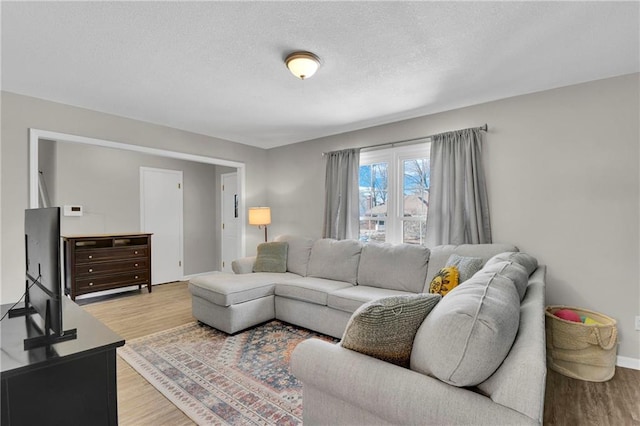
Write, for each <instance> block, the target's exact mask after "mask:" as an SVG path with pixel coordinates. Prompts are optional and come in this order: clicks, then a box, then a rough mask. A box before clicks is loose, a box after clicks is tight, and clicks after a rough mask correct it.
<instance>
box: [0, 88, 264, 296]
mask: <svg viewBox="0 0 640 426" xmlns="http://www.w3.org/2000/svg"><path fill="white" fill-rule="evenodd" d="M1 102H2V110H1V121H2V128H1V133H0V136H1V138H2V144H1V146H0V151H1V153H0V160H1V172H2V173H1V174H2V180H1V182H0V184H1V187H0V211H1V212H2V217H1V223H0V225H1V226H0V235H1V239H2V241H1V242H2V244H1V258H0V259H1V262H0V270H1V276H0V277H1V278H0V302H1V303H9V302H12V301H16V300H18V298H19V297H20V296H21V294H22V292H23V289H24V262H25V261H24V236H23V235H24V209H26V208H28V207H29V196H28V192H29V183H28V172H29V170H28V164H29V163H28V151H29V149H28V147H29V144H28V138H29V128H35V129H40V130H49V131H53V132H60V133H67V134H72V135H79V136H85V137H91V138H97V139H104V140H109V141H115V142H122V143H127V144H133V145H141V146H146V147H152V148H157V149H164V150H170V151H178V152H184V153H189V154H196V155H201V156H208V157H213V158H220V159H224V160H230V161H236V162H241V163H244V164H245V165H246V167H245V172H246V191H245V196H246V203H247V206H250V205H263V204H265V203H266V195H265V191H266V186H267V178H266V175H265V160H266V151H264V150H262V149H258V148H253V147H250V146H247V145H243V144H238V143H234V142H229V141H225V140H222V139H216V138H211V137H208V136H204V135H199V134H195V133H189V132H186V131H182V130H178V129H173V128H170V127H164V126H159V125H155V124H150V123H145V122H142V121H137V120H132V119H128V118H123V117H118V116H115V115H110V114H104V113H101V112H97V111H91V110H87V109H83V108H77V107H72V106H69V105H63V104H59V103H55V102H49V101H45V100H42V99H36V98H31V97H27V96H22V95H17V94H14V93H9V92H1ZM78 161H82V159H78ZM260 241H261V233H260V231H259V230H257V229H254V227H249V226H247V239H246V247H247V254H253V253H255V247H256V245H257V244H258V243H260Z"/></svg>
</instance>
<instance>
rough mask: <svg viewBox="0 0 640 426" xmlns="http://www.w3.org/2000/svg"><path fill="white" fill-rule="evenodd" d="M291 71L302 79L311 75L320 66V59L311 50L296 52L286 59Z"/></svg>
mask: <svg viewBox="0 0 640 426" xmlns="http://www.w3.org/2000/svg"><path fill="white" fill-rule="evenodd" d="M285 63H286V64H287V68H289V71H291V73H292V74H293V75H295V76H296V77H298V78H299V79H300V80H304V79H306V78H309V77H311V76H312V75H314V74H315V73H316V71H317V70H318V67H319V66H320V60H319V59H318V57H317V56H316V55H314V54H313V53H311V52H294V53H292V54H291V55H289V56H287V59H285Z"/></svg>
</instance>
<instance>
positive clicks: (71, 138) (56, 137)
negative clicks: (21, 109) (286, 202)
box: [29, 128, 246, 256]
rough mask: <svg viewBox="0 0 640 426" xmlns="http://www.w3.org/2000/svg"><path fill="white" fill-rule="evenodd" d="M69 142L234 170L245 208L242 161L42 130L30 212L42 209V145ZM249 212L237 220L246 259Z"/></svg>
mask: <svg viewBox="0 0 640 426" xmlns="http://www.w3.org/2000/svg"><path fill="white" fill-rule="evenodd" d="M51 141H53V142H68V143H77V144H86V145H94V146H101V147H105V148H114V149H122V150H125V151H134V152H141V153H144V154H151V155H157V156H160V157H167V158H175V159H178V160H186V161H194V162H196V163H205V164H214V165H219V166H227V167H235V168H236V169H237V173H238V188H239V191H240V203H241V205H243V206H244V205H245V200H244V194H245V192H246V191H245V185H246V164H245V163H243V162H239V161H230V160H223V159H221V158H215V157H206V156H204V155H196V154H187V153H185V152H179V151H170V150H165V149H158V148H150V147H146V146H142V145H132V144H128V143H123V142H116V141H110V140H106V139H97V138H90V137H86V136H78V135H71V134H67V133H60V132H52V131H49V130H41V129H34V128H29V206H30V208H37V207H39V201H38V146H39V143H40V142H43V143H48V142H51ZM245 218H246V212H245V211H244V209H242V210H240V211H239V216H238V219H240V232H239V234H240V236H239V238H240V246H239V250H240V255H241V256H245V255H246V247H245V238H244V237H245V230H246V224H245V222H246V219H245Z"/></svg>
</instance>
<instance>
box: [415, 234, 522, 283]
mask: <svg viewBox="0 0 640 426" xmlns="http://www.w3.org/2000/svg"><path fill="white" fill-rule="evenodd" d="M505 251H511V252H513V251H518V247H516V246H514V245H512V244H500V243H494V244H461V245H458V246H455V245H442V246H435V247H431V255H430V256H429V266H428V268H427V279H426V282H427V285H428V284H429V283H430V282H431V280H433V277H435V276H436V274H437V273H438V272H439V271H440V269H442V268H444V267H445V265H446V264H447V260H449V257H451V255H452V254H457V255H459V256H464V257H480V258H482V260H483V264H484V263H485V262H486V261H487V260H489V259H491V258H492V257H493V256H495V255H496V254H498V253H503V252H505ZM426 291H429V288H428V286H427V289H426Z"/></svg>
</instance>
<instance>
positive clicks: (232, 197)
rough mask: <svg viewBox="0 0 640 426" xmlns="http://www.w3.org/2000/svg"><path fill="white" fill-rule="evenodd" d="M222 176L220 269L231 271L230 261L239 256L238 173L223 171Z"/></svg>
mask: <svg viewBox="0 0 640 426" xmlns="http://www.w3.org/2000/svg"><path fill="white" fill-rule="evenodd" d="M221 177H222V197H221V199H222V225H221V228H222V238H221V243H222V247H221V250H220V252H221V253H222V255H221V265H220V267H221V270H222V271H223V272H232V269H231V262H233V261H234V260H235V259H237V258H238V257H239V251H238V238H239V236H240V232H239V228H240V227H239V222H240V220H239V218H240V211H241V210H242V206H240V194H239V191H238V174H237V173H224V174H222V175H221Z"/></svg>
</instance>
